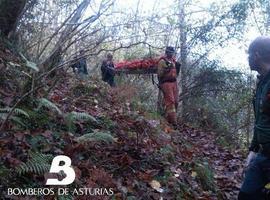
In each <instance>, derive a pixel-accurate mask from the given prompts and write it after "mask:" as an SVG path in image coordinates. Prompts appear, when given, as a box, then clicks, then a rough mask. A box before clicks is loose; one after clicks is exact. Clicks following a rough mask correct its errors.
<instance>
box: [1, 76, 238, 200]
mask: <svg viewBox="0 0 270 200" xmlns="http://www.w3.org/2000/svg"><path fill="white" fill-rule="evenodd" d="M134 94H136V89H135V88H132V86H126V87H119V88H115V89H111V88H109V87H108V86H107V85H106V84H104V83H102V82H100V81H99V80H97V79H95V78H90V79H89V81H86V82H80V81H78V80H76V79H74V78H73V77H71V76H70V75H68V74H67V75H66V77H65V78H64V79H63V80H62V81H61V82H60V83H59V84H58V85H57V86H56V88H54V90H53V91H52V92H51V94H50V95H49V96H48V97H47V99H45V98H40V99H34V100H33V99H32V100H33V101H34V103H33V104H31V106H29V105H27V104H25V105H21V106H20V109H22V110H23V111H25V112H26V113H27V115H28V117H25V116H24V117H20V120H21V121H22V123H23V124H24V126H23V127H21V126H20V125H19V124H16V123H14V122H10V124H9V127H10V129H9V130H8V131H6V132H4V133H3V134H2V135H1V137H0V156H1V158H0V164H1V165H0V166H1V167H0V174H1V175H2V176H1V178H0V181H1V184H0V188H1V191H2V195H1V196H2V197H4V198H3V199H5V198H7V197H8V196H7V192H6V191H7V188H8V187H18V186H20V187H21V186H24V187H34V186H37V185H38V186H39V187H44V186H45V185H44V180H45V179H46V178H48V173H47V172H48V170H49V168H48V166H50V161H51V159H52V157H53V156H56V155H60V154H63V155H67V156H69V157H70V158H71V160H72V166H73V167H74V169H75V171H76V180H75V183H73V184H72V185H70V186H69V187H71V188H72V187H74V188H78V187H90V188H96V187H98V188H113V191H114V196H113V197H108V196H95V197H91V199H143V200H148V199H166V200H167V199H235V198H236V195H237V191H238V189H239V181H240V179H241V170H242V165H241V163H242V161H243V157H242V155H241V153H240V152H238V151H234V152H232V151H229V150H227V149H225V148H223V147H221V146H219V145H218V144H217V141H216V140H217V139H216V135H215V134H214V133H212V132H204V131H201V130H196V129H194V128H192V127H189V126H187V125H184V124H182V125H181V126H180V128H179V130H173V129H172V128H171V127H170V126H169V125H168V124H167V123H166V121H165V120H164V119H163V118H162V117H160V116H158V115H153V113H149V112H147V111H145V110H144V109H143V108H142V107H140V106H139V105H138V104H137V103H136V101H134V100H133V97H134ZM16 129H17V130H16ZM37 158H39V159H37ZM36 160H39V161H40V163H38V165H37V163H36V164H33V163H35V161H36ZM31 163H32V164H31ZM9 198H10V197H9ZM53 198H54V197H53V196H46V199H53ZM59 198H60V197H59ZM76 199H89V196H88V197H87V196H76Z"/></svg>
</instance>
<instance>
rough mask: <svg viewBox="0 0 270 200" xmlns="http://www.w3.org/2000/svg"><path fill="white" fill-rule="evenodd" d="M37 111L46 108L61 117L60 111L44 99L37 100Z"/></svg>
mask: <svg viewBox="0 0 270 200" xmlns="http://www.w3.org/2000/svg"><path fill="white" fill-rule="evenodd" d="M38 101H39V105H38V110H40V109H41V108H42V107H45V108H48V109H50V110H55V111H56V112H57V113H58V114H59V115H62V111H61V110H60V109H59V108H58V107H57V106H56V105H55V104H54V103H53V102H51V101H49V100H48V99H45V98H41V99H39V100H38Z"/></svg>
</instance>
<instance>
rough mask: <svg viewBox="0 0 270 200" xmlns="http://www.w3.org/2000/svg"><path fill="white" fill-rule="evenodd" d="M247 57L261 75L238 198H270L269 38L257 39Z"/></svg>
mask: <svg viewBox="0 0 270 200" xmlns="http://www.w3.org/2000/svg"><path fill="white" fill-rule="evenodd" d="M248 54H249V57H248V60H249V66H250V69H251V70H254V71H257V72H258V73H259V76H258V79H259V81H258V84H257V89H256V93H255V96H254V99H253V104H254V113H255V123H254V135H253V139H252V142H251V145H250V147H249V155H248V157H247V160H246V171H245V178H244V181H243V184H242V186H241V189H240V192H239V195H238V199H239V200H261V199H270V187H268V186H270V184H269V183H270V37H258V38H256V39H255V40H254V41H253V42H252V43H251V44H250V46H249V49H248Z"/></svg>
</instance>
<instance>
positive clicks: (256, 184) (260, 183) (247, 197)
mask: <svg viewBox="0 0 270 200" xmlns="http://www.w3.org/2000/svg"><path fill="white" fill-rule="evenodd" d="M268 183H270V159H269V158H268V157H266V156H265V155H263V154H261V153H258V154H257V156H256V157H255V158H254V159H253V160H252V161H251V162H250V165H249V166H248V168H247V170H246V172H245V178H244V182H243V184H242V186H241V189H240V193H239V195H238V200H264V199H268V198H265V192H263V190H264V186H265V185H266V184H268Z"/></svg>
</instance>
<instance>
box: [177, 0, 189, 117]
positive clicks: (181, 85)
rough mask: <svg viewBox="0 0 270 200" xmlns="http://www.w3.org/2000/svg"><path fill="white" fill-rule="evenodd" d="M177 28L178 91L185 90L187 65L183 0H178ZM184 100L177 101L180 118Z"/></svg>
mask: <svg viewBox="0 0 270 200" xmlns="http://www.w3.org/2000/svg"><path fill="white" fill-rule="evenodd" d="M179 11H180V12H179V29H180V56H181V57H180V59H181V69H180V73H179V80H180V82H179V92H180V94H181V93H183V92H186V89H185V85H186V67H187V27H186V18H185V0H179ZM184 106H185V100H182V101H181V102H179V107H178V113H179V116H180V117H181V118H182V117H183V113H184Z"/></svg>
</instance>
